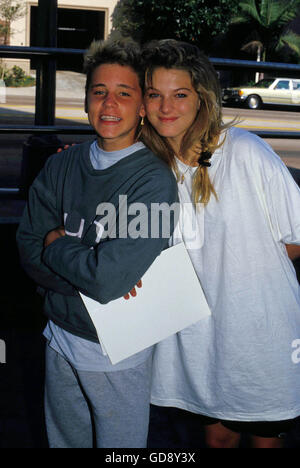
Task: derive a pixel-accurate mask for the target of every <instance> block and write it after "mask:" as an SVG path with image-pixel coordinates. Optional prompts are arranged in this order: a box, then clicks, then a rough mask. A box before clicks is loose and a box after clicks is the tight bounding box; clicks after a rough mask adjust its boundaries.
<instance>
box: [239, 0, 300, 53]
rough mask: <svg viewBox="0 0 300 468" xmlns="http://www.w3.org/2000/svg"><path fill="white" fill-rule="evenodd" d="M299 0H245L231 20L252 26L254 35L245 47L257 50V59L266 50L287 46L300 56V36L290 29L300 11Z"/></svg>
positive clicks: (268, 51)
mask: <svg viewBox="0 0 300 468" xmlns="http://www.w3.org/2000/svg"><path fill="white" fill-rule="evenodd" d="M299 7H300V0H243V1H241V2H240V4H239V10H240V13H239V14H238V15H237V16H235V17H234V18H233V19H232V20H231V22H232V23H233V24H238V23H248V24H249V26H252V39H251V40H250V41H247V43H246V44H244V46H243V48H242V49H243V50H249V51H251V50H255V51H256V52H257V60H258V61H260V58H261V59H262V60H263V61H265V60H266V57H267V53H270V52H271V51H273V50H275V51H278V50H280V49H282V48H283V47H285V46H287V47H288V48H289V49H291V50H292V51H293V52H295V53H296V54H297V55H298V56H299V57H300V36H299V35H298V34H296V33H294V32H292V31H289V30H288V25H289V23H290V22H291V21H292V20H293V19H295V18H296V16H297V15H298V13H299Z"/></svg>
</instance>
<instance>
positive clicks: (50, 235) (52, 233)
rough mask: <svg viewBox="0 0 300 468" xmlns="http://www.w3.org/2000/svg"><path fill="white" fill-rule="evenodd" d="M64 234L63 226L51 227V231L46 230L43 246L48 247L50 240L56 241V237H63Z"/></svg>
mask: <svg viewBox="0 0 300 468" xmlns="http://www.w3.org/2000/svg"><path fill="white" fill-rule="evenodd" d="M65 235H66V231H65V228H64V227H63V226H60V227H58V228H56V229H53V231H50V232H48V234H47V235H46V237H45V241H44V247H48V246H49V245H50V244H52V242H54V241H56V239H59V238H60V237H64V236H65Z"/></svg>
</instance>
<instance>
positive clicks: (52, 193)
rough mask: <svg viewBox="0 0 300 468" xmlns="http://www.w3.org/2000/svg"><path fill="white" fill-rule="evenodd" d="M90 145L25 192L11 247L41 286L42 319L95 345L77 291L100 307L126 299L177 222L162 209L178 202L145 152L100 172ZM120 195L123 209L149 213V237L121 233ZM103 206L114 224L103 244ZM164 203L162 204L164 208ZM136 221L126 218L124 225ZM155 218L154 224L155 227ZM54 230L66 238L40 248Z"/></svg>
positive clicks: (169, 179) (165, 175) (164, 171)
mask: <svg viewBox="0 0 300 468" xmlns="http://www.w3.org/2000/svg"><path fill="white" fill-rule="evenodd" d="M90 145H91V142H86V143H83V144H81V145H77V146H74V147H71V148H69V149H68V150H66V151H64V152H62V153H59V154H56V155H53V156H52V157H51V158H50V159H49V160H48V161H47V163H46V165H45V167H44V169H43V170H42V171H41V173H40V174H39V176H38V177H37V178H36V180H35V182H34V183H33V185H32V187H31V189H30V193H29V199H28V203H27V206H26V208H25V211H24V215H23V218H22V220H21V223H20V226H19V229H18V233H17V243H18V248H19V252H20V258H21V263H22V266H23V268H24V269H25V271H26V272H27V273H28V275H29V276H30V277H31V278H32V279H33V280H34V281H35V282H36V283H37V284H38V285H39V286H41V287H42V288H43V291H44V294H45V313H46V315H47V316H48V318H49V319H51V320H52V321H53V322H55V323H56V324H57V325H59V326H60V327H62V328H63V329H65V330H67V331H69V332H70V333H73V334H74V335H77V336H80V337H82V338H85V339H88V340H91V341H95V342H97V341H98V338H97V334H96V330H95V328H94V325H93V323H92V321H91V319H90V317H89V315H88V313H87V311H86V309H85V307H84V305H83V303H82V301H81V298H80V296H79V292H78V291H80V292H82V293H83V294H85V295H87V296H89V297H91V298H93V299H95V300H97V301H99V302H101V303H103V304H106V303H108V302H110V301H112V300H114V299H117V298H119V297H122V296H123V295H124V294H126V293H128V292H129V291H130V290H131V289H132V288H133V287H134V286H135V284H136V283H137V282H138V280H139V279H141V278H142V277H143V275H144V273H145V272H146V271H147V270H148V268H149V267H150V265H151V264H152V263H153V261H154V260H155V258H156V257H157V256H158V255H159V254H160V253H161V251H162V250H163V249H165V248H166V247H167V246H168V239H169V236H166V233H165V232H163V225H164V226H165V225H166V223H167V224H168V221H169V220H170V219H171V226H170V235H171V234H172V232H173V230H174V228H175V224H176V220H174V218H173V217H172V216H171V217H170V211H169V209H168V206H170V205H172V204H173V203H175V202H178V194H177V183H176V180H175V178H174V176H173V174H172V172H171V170H170V169H169V168H168V167H167V166H166V165H165V163H164V162H162V161H161V160H160V159H159V158H158V157H156V156H155V155H154V154H153V153H151V152H150V150H148V149H146V148H145V149H142V150H139V151H137V152H135V153H133V154H131V155H129V156H127V157H126V158H124V159H122V160H120V161H119V162H118V163H116V164H115V165H113V166H111V167H109V168H108V169H105V170H100V171H99V170H95V169H94V168H93V166H92V164H91V161H90ZM125 197H127V198H126V203H127V206H128V209H129V207H133V208H134V207H135V206H138V205H134V204H136V203H143V206H144V205H145V206H146V207H147V212H146V213H147V214H146V216H147V218H148V219H146V220H145V219H144V220H143V221H144V222H143V226H144V227H145V226H148V233H149V235H148V236H146V235H145V232H144V233H143V234H141V235H140V236H139V237H137V238H132V237H130V236H128V235H126V232H125V233H124V222H123V223H121V219H122V220H123V221H124V210H122V212H120V211H119V202H120V201H121V200H122V203H123V201H124V200H125ZM104 203H110V204H111V205H110V206H113V207H115V212H116V223H117V224H116V225H114V228H113V229H111V231H112V232H111V235H109V236H108V237H107V238H106V239H102V240H101V239H100V238H101V230H100V231H99V226H100V224H103V227H104V228H105V229H107V228H108V227H109V226H108V225H106V226H105V225H104V224H105V223H104V220H105V219H106V220H107V217H106V218H105V214H107V213H106V212H104V211H103V210H102V212H101V214H100V211H101V210H99V206H103V205H101V204H104ZM162 203H165V204H167V205H165V209H162V206H163V205H161V204H162ZM129 212H130V210H129ZM133 212H134V210H133V211H132V213H133ZM136 215H137V214H135V215H133V214H129V215H127V218H126V220H127V226H130V223H131V222H132V221H133V222H134V220H135V219H137V218H136ZM158 215H159V216H158ZM167 218H168V220H167ZM139 219H140V220H141V218H139ZM157 219H159V226H157V225H156V226H153V223H154V220H155V222H157ZM101 221H102V223H101ZM145 223H146V224H145ZM58 226H64V227H65V231H66V236H65V237H61V238H59V239H57V240H56V241H55V242H53V243H52V244H51V245H50V246H49V247H47V248H46V249H44V240H45V236H46V235H47V233H48V232H49V231H51V230H53V229H55V228H57V227H58ZM120 226H122V227H120ZM100 227H101V226H100ZM119 227H120V229H119ZM125 227H126V226H125ZM152 228H153V232H155V236H154V237H151V232H152ZM119 231H120V232H119Z"/></svg>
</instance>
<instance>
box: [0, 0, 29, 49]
mask: <svg viewBox="0 0 300 468" xmlns="http://www.w3.org/2000/svg"><path fill="white" fill-rule="evenodd" d="M24 15H25V6H24V2H16V1H14V0H0V20H1V23H0V36H2V38H3V42H4V44H5V45H7V44H9V39H10V35H11V23H12V22H13V21H16V20H17V19H19V18H22V17H23V16H24Z"/></svg>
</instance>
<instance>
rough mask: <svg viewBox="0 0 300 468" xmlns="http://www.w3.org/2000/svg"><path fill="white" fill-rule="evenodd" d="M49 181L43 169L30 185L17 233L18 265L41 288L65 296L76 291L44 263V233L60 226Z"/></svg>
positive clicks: (75, 293) (72, 294)
mask: <svg viewBox="0 0 300 468" xmlns="http://www.w3.org/2000/svg"><path fill="white" fill-rule="evenodd" d="M47 184H49V179H48V178H47V172H46V169H44V170H43V171H42V172H41V173H40V175H39V176H38V177H37V179H36V180H35V182H34V183H33V185H32V187H31V189H30V192H29V199H28V203H27V206H26V207H25V211H24V214H23V217H22V220H21V222H20V226H19V228H18V232H17V244H18V249H19V254H20V262H21V265H22V267H23V268H24V270H25V271H26V273H27V274H28V276H30V278H31V279H33V281H34V282H36V283H37V284H38V285H39V286H42V287H43V288H44V289H48V290H52V291H55V292H58V293H60V294H63V295H66V296H74V295H77V294H78V292H77V291H76V289H75V288H74V287H73V286H72V285H71V284H70V283H69V282H68V281H66V280H65V279H63V278H62V277H61V276H59V275H57V274H55V273H54V272H53V271H52V270H51V269H50V268H49V267H48V266H47V265H46V264H45V263H44V262H43V261H42V254H43V250H44V239H45V236H46V234H47V233H48V232H49V231H50V230H52V229H54V228H56V227H57V226H58V225H60V224H61V222H62V220H61V219H60V216H59V213H58V210H57V209H56V206H55V200H54V196H53V193H52V191H51V190H49V189H48V188H47Z"/></svg>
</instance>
